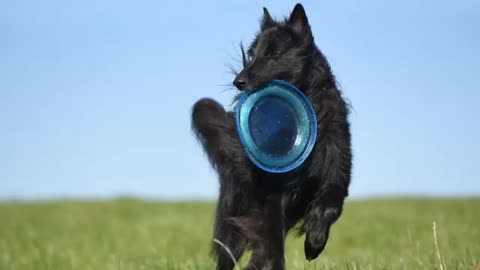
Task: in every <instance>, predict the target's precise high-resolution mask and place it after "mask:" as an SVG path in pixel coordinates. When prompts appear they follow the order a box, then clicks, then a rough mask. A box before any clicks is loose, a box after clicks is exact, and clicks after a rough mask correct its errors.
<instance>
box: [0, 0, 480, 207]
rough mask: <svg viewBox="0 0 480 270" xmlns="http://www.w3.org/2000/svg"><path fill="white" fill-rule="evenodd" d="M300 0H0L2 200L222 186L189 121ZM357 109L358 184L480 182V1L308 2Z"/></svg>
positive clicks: (436, 191)
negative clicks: (272, 19) (261, 25)
mask: <svg viewBox="0 0 480 270" xmlns="http://www.w3.org/2000/svg"><path fill="white" fill-rule="evenodd" d="M294 4H295V2H294V1H236V2H234V1H189V2H187V1H185V2H183V1H128V2H123V1H91V0H86V1H64V0H62V1H3V2H2V3H1V4H0V36H1V42H0V198H4V199H5V198H26V199H35V198H55V197H69V196H74V197H111V196H116V195H118V194H133V195H136V196H145V197H149V198H169V199H185V198H214V197H215V196H216V194H217V189H218V184H217V179H216V177H215V174H214V173H213V171H212V170H211V169H210V167H209V165H208V163H207V160H206V158H205V156H204V155H203V153H202V151H201V150H200V147H199V146H198V145H197V144H196V142H195V140H194V138H193V136H192V133H191V132H190V108H191V105H192V104H193V103H194V102H195V101H196V100H197V99H199V98H201V97H204V96H209V97H213V98H215V99H217V100H219V101H221V102H222V103H223V104H225V105H228V104H229V103H230V99H231V98H232V96H233V93H234V92H233V90H232V89H231V88H230V87H226V86H225V85H226V84H229V83H230V82H231V81H232V80H233V76H232V75H231V74H229V72H228V68H227V67H226V64H229V63H235V60H234V59H235V58H237V57H236V53H235V48H234V45H236V44H238V42H240V41H244V42H245V43H249V42H250V41H251V40H252V37H253V35H254V33H255V32H256V31H257V30H258V19H259V18H260V16H261V14H262V6H266V7H268V8H269V10H270V12H271V14H272V15H275V16H276V17H277V18H281V17H282V16H283V15H286V14H288V12H289V11H290V10H291V9H292V8H293V6H294ZM303 4H304V6H305V8H306V11H307V14H308V16H309V19H310V22H311V25H312V28H313V32H314V35H315V38H316V41H317V45H318V46H319V47H320V48H321V49H322V51H323V52H324V53H325V54H326V55H327V57H328V59H329V60H330V63H331V65H332V67H333V70H334V72H335V74H336V75H337V78H338V81H339V83H340V85H341V88H342V89H343V91H344V94H345V96H347V97H348V98H349V99H350V101H351V102H352V104H353V106H354V111H353V113H352V114H351V118H350V119H351V122H352V132H353V146H354V173H353V184H352V186H351V192H350V193H351V195H352V197H362V196H370V195H390V194H429V195H459V194H461V195H468V194H476V195H478V194H480V173H479V167H480V157H479V153H480V142H479V140H480V120H479V117H480V105H479V103H480V82H479V80H480V32H479V31H480V30H479V26H480V2H479V1H476V0H471V1H434V0H426V1H415V0H408V1H388V3H387V2H386V1H381V0H374V1H368V4H366V2H362V1H353V0H351V1H305V2H304V3H303Z"/></svg>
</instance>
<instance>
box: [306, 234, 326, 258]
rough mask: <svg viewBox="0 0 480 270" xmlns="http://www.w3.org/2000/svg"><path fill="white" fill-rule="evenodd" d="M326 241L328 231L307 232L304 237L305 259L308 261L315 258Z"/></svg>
mask: <svg viewBox="0 0 480 270" xmlns="http://www.w3.org/2000/svg"><path fill="white" fill-rule="evenodd" d="M327 240H328V229H327V230H315V231H309V232H307V234H306V236H305V258H306V259H307V260H309V261H311V260H313V259H315V258H317V257H318V255H320V253H321V252H322V251H323V249H324V248H325V245H326V244H327Z"/></svg>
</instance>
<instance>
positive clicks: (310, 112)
mask: <svg viewBox="0 0 480 270" xmlns="http://www.w3.org/2000/svg"><path fill="white" fill-rule="evenodd" d="M269 85H277V86H279V87H281V88H286V89H287V90H290V91H291V92H292V94H293V95H296V96H298V97H299V98H300V100H298V101H299V103H300V105H302V106H301V108H303V109H304V113H302V114H303V116H306V117H307V120H306V121H307V122H310V123H309V124H308V127H309V130H308V133H309V134H308V137H307V139H306V140H305V143H306V145H305V146H304V149H303V150H300V151H299V153H298V154H297V156H293V157H292V158H290V160H291V161H290V160H287V162H288V163H287V164H286V165H282V166H268V164H265V163H263V162H262V160H260V159H259V158H258V155H256V154H255V153H254V152H253V151H251V149H250V148H251V145H250V144H248V143H247V141H246V138H245V135H246V134H245V133H244V132H242V122H241V121H242V119H241V118H242V117H241V115H242V114H241V112H242V105H243V104H244V103H245V101H246V100H247V98H248V97H249V96H251V95H252V94H254V93H257V92H259V91H261V90H262V89H264V88H266V87H268V86H269ZM292 106H293V105H292ZM250 111H251V108H250V110H249V111H248V114H247V115H250ZM235 113H236V117H235V122H236V126H237V133H238V135H239V137H240V141H241V143H242V145H243V147H244V150H245V153H246V154H247V156H248V158H249V159H250V160H251V161H252V162H253V163H254V164H255V165H256V166H257V167H259V168H261V169H262V170H264V171H267V172H270V173H285V172H289V171H292V170H294V169H296V168H298V167H299V166H300V165H301V164H303V162H305V160H306V159H307V158H308V156H309V155H310V153H311V152H312V150H313V147H314V146H315V142H316V139H317V117H316V115H315V111H314V109H313V107H312V104H311V103H310V100H309V99H308V98H307V97H306V96H305V95H304V94H303V93H302V92H301V91H300V90H299V89H298V88H296V87H295V86H293V85H291V84H289V83H287V82H285V81H281V80H270V81H268V82H267V83H266V84H265V86H264V87H261V88H257V89H253V90H247V91H245V92H244V93H243V94H242V95H241V96H240V99H239V100H238V102H237V105H236V110H235ZM299 120H300V121H304V120H303V119H299ZM247 126H248V125H247ZM248 130H249V127H247V130H246V132H248ZM249 136H251V135H249ZM302 144H303V143H302ZM253 145H255V144H254V143H253ZM258 150H259V149H258ZM258 152H259V153H262V151H258Z"/></svg>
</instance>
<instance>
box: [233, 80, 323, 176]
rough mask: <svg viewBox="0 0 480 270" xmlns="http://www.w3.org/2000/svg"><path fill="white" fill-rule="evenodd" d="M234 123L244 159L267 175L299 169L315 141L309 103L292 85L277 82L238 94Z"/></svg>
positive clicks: (315, 126) (313, 116)
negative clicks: (243, 151)
mask: <svg viewBox="0 0 480 270" xmlns="http://www.w3.org/2000/svg"><path fill="white" fill-rule="evenodd" d="M236 124H237V131H238V134H239V137H240V140H241V142H242V144H243V146H244V149H245V152H246V154H247V156H248V157H249V158H250V160H251V161H252V162H253V163H254V164H255V165H257V166H258V167H259V168H261V169H263V170H265V171H267V172H271V173H284V172H288V171H291V170H293V169H295V168H297V167H298V166H300V165H301V164H302V163H303V162H304V161H305V160H306V159H307V157H308V156H309V155H310V153H311V152H312V149H313V146H314V145H315V140H316V138H317V119H316V116H315V111H314V110H313V107H312V105H311V103H310V101H309V100H308V98H307V97H305V95H303V93H302V92H300V90H298V89H297V88H296V87H295V86H293V85H291V84H289V83H287V82H284V81H279V80H272V81H270V82H268V83H267V84H266V85H265V86H264V87H262V88H258V89H255V90H249V91H246V92H244V93H243V94H242V96H241V97H240V100H239V102H238V103H237V107H236Z"/></svg>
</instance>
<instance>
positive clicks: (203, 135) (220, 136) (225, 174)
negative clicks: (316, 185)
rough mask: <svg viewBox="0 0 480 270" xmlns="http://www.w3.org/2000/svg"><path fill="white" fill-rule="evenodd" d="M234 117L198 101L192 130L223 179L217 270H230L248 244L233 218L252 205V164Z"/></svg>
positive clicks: (216, 230) (216, 231)
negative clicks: (242, 143) (246, 153)
mask: <svg viewBox="0 0 480 270" xmlns="http://www.w3.org/2000/svg"><path fill="white" fill-rule="evenodd" d="M234 120H235V119H234V116H233V114H232V113H229V112H226V111H225V110H224V108H223V107H222V106H221V105H220V104H219V103H217V102H216V101H214V100H212V99H202V100H200V101H198V102H197V103H196V104H195V105H194V106H193V110H192V128H193V130H194V131H195V133H196V135H197V137H198V139H199V141H200V142H201V143H202V146H203V148H204V150H205V152H206V153H207V155H208V158H209V160H210V163H211V164H212V166H213V168H214V169H215V170H216V171H217V173H218V176H219V178H220V194H219V199H218V204H217V210H216V219H215V228H214V238H216V239H217V240H218V241H220V242H221V243H222V244H223V245H224V246H225V247H222V246H221V245H219V244H217V243H214V244H213V245H214V246H213V251H214V253H215V255H216V256H217V258H218V264H217V269H219V270H220V269H221V270H231V269H233V267H234V262H233V260H232V258H231V256H230V254H229V253H228V252H227V250H226V248H228V249H229V250H230V251H231V253H232V255H233V256H234V258H235V260H237V259H239V258H240V256H241V255H242V253H243V251H244V250H245V246H246V244H247V240H246V237H245V236H244V235H243V234H242V233H241V232H240V230H239V228H238V227H236V226H235V225H234V224H232V222H231V220H232V218H235V217H239V216H242V215H244V214H245V213H246V212H247V210H248V209H249V205H250V203H251V202H252V201H253V200H252V199H251V198H250V197H249V196H251V194H252V193H251V192H250V190H251V183H252V175H251V172H252V163H251V162H250V161H249V160H248V158H247V156H246V155H245V152H244V151H243V147H242V145H241V142H240V139H239V138H238V134H237V131H236V126H235V121H234Z"/></svg>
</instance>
